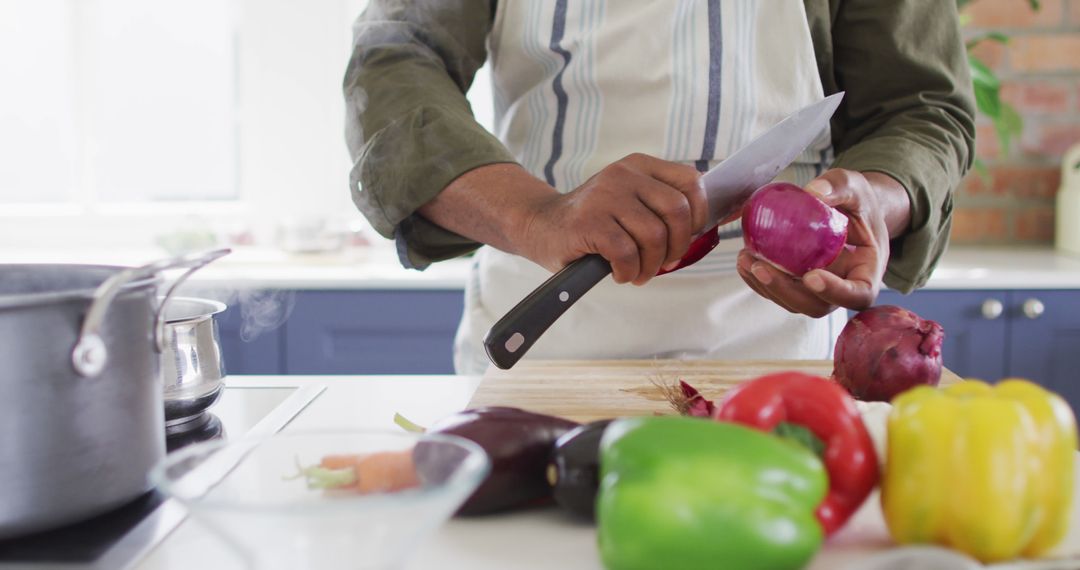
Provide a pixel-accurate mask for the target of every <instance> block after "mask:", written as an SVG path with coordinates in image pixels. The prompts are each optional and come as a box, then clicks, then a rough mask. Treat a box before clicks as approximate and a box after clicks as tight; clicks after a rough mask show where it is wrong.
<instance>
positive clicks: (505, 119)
mask: <svg viewBox="0 0 1080 570" xmlns="http://www.w3.org/2000/svg"><path fill="white" fill-rule="evenodd" d="M489 50H490V54H491V64H492V80H493V84H494V93H495V115H496V117H495V124H496V131H497V132H496V134H497V135H498V136H499V137H500V139H502V141H503V142H504V143H505V144H506V146H507V147H508V148H509V149H510V151H511V152H512V153H514V155H515V157H516V158H517V160H518V161H519V162H520V163H521V164H522V165H523V166H524V167H525V168H526V169H527V170H528V171H529V172H531V173H532V174H533V175H535V176H537V177H538V178H540V179H543V180H546V181H547V182H548V183H549V184H551V185H552V186H554V187H555V188H557V189H558V190H559V191H560V192H568V191H570V190H573V189H574V188H576V187H577V186H579V185H580V184H582V183H583V182H585V181H586V180H587V179H588V178H589V177H590V176H592V175H593V174H595V173H596V172H598V171H599V170H601V169H602V168H604V167H605V166H606V165H608V164H610V163H612V162H614V161H616V160H618V159H620V158H622V157H624V156H626V155H628V154H630V153H633V152H643V153H646V154H650V155H654V156H657V157H660V158H663V159H666V160H672V161H679V162H684V163H687V164H692V165H694V166H696V167H697V168H698V169H699V170H701V171H704V170H706V169H707V168H708V167H710V166H711V165H713V164H715V163H716V162H717V161H719V160H721V159H723V158H724V157H726V156H729V155H730V154H731V153H733V152H735V151H736V150H737V149H739V148H740V147H741V146H743V145H745V144H746V143H747V142H749V141H750V140H752V139H753V138H754V137H755V136H757V135H759V134H760V133H762V132H764V131H765V130H766V129H768V128H769V127H771V126H772V125H774V124H775V123H777V122H778V121H780V120H781V119H783V118H784V117H786V116H787V115H788V114H790V113H791V112H793V111H795V110H797V109H799V108H801V107H804V106H806V105H808V104H810V103H812V102H815V101H818V100H820V99H821V98H822V97H823V96H824V95H823V92H822V87H821V81H820V78H819V77H818V73H817V67H816V65H815V62H814V51H813V44H812V43H811V39H810V31H809V28H808V26H807V22H806V14H805V11H804V8H803V4H802V2H801V0H775V1H770V2H758V1H756V0H652V1H650V0H574V1H573V2H570V1H568V0H554V1H537V0H499V2H498V7H497V10H496V14H495V22H494V28H493V31H492V34H491V37H490V40H489ZM831 160H832V150H831V143H830V141H829V134H828V131H827V129H826V130H825V131H823V132H822V134H821V136H820V137H819V139H818V141H817V142H816V143H815V144H814V145H812V146H811V148H810V149H808V150H807V151H806V152H804V153H803V154H802V155H800V157H799V158H798V159H797V161H796V163H794V164H793V165H792V166H791V167H789V168H788V169H787V170H785V171H784V172H782V173H781V175H780V176H779V177H778V179H783V180H788V181H791V182H795V183H797V184H799V185H804V184H806V182H808V181H809V180H811V179H812V178H814V177H815V176H816V175H817V174H819V173H820V172H821V171H822V170H823V169H824V168H825V167H826V166H827V165H828V164H829V162H831ZM721 235H722V236H723V237H726V239H723V240H721V242H720V245H719V246H717V248H716V249H715V250H714V251H713V252H712V253H711V254H709V255H708V256H707V257H705V258H704V259H702V260H701V261H699V262H698V263H696V264H695V265H693V266H690V267H688V268H685V269H681V270H679V271H676V272H674V273H671V274H669V275H664V276H661V277H658V278H656V279H653V280H651V281H650V282H649V283H648V284H647V285H645V286H642V287H637V286H634V285H629V284H626V285H617V284H615V282H614V281H612V280H611V279H610V278H609V279H605V280H604V281H602V282H600V283H599V284H598V285H597V286H596V287H594V288H593V289H592V290H591V291H590V292H589V293H588V294H586V295H585V296H584V297H582V298H581V299H580V300H578V301H577V303H576V304H575V305H574V306H573V307H571V308H570V309H569V310H568V311H567V312H566V313H565V314H564V315H563V316H562V317H561V318H560V319H559V320H558V321H557V322H556V323H555V325H553V326H552V327H551V328H550V329H548V331H547V332H546V333H545V334H544V335H543V336H542V337H541V338H540V339H539V340H538V341H537V342H536V344H535V345H533V347H532V349H531V350H530V351H529V353H528V354H527V355H526V356H525V358H534V359H537V358H543V359H608V358H723V359H762V358H767V359H791V358H831V357H832V349H833V345H834V342H835V339H836V336H837V335H838V334H839V332H840V329H841V328H842V327H843V323H844V321H845V320H846V319H845V316H844V312H843V311H835V312H834V313H833V314H832V315H831V316H830V317H826V318H822V319H811V318H809V317H806V316H803V315H793V314H791V313H789V312H787V311H786V310H784V309H783V308H781V307H779V306H777V305H775V304H774V303H772V302H771V301H768V300H765V299H763V298H761V297H759V296H758V295H757V294H756V293H754V292H753V291H752V290H751V289H750V288H749V287H748V286H747V285H746V284H745V283H744V282H743V281H742V279H741V278H740V277H739V276H738V273H737V272H736V270H735V260H736V256H737V253H738V251H739V250H740V249H741V248H742V238H741V234H740V231H739V228H738V223H737V222H736V223H735V224H732V225H731V226H728V227H725V228H721ZM548 277H550V273H549V272H548V271H547V270H545V269H543V268H542V267H540V266H538V265H536V264H534V263H532V262H530V261H528V260H526V259H524V258H521V257H518V256H514V255H510V254H507V253H504V252H501V251H499V250H496V249H494V248H491V247H483V248H481V249H480V251H479V252H477V254H476V257H475V263H474V266H473V270H472V274H471V277H470V280H469V282H468V283H467V285H466V290H465V313H464V315H463V318H462V322H461V325H460V327H459V329H458V333H457V337H456V340H455V347H454V365H455V368H456V369H457V372H458V373H460V374H482V373H483V372H484V370H485V369H486V368H487V366H488V365H489V362H488V359H487V357H486V355H485V353H484V349H483V345H482V340H483V338H484V335H486V334H487V331H488V330H489V329H490V328H491V326H492V325H493V324H494V323H495V321H496V320H498V319H499V318H501V317H502V316H503V315H504V314H506V312H507V311H508V310H510V308H512V307H513V306H514V305H515V304H517V303H518V302H519V301H520V300H521V299H522V298H524V297H525V296H526V295H527V294H528V293H529V292H530V291H532V290H533V289H534V288H535V287H536V286H538V285H539V284H540V283H542V282H543V281H544V280H545V279H547V278H548Z"/></svg>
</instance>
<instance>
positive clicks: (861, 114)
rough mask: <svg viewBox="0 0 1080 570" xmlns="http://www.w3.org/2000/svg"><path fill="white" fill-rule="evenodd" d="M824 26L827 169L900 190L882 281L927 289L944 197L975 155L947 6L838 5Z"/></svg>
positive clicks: (944, 230) (949, 201) (963, 68)
mask: <svg viewBox="0 0 1080 570" xmlns="http://www.w3.org/2000/svg"><path fill="white" fill-rule="evenodd" d="M838 5H839V9H838V10H837V11H836V12H835V16H834V22H833V27H832V34H831V36H832V38H831V39H832V49H833V50H834V54H833V58H832V63H833V72H834V74H835V85H836V87H837V88H838V89H841V90H844V91H846V95H845V97H844V103H843V105H842V106H841V108H840V110H839V111H838V120H836V121H834V126H833V131H834V145H835V148H836V150H837V159H836V162H835V164H834V166H836V167H839V168H847V169H850V170H858V171H863V172H869V171H873V172H881V173H884V174H887V175H889V176H891V177H892V178H894V179H896V180H897V181H899V182H900V184H902V185H903V187H904V189H905V190H906V191H907V193H908V197H909V198H910V200H911V225H910V227H909V229H908V231H907V232H906V233H905V234H904V235H903V236H901V237H899V238H897V239H895V240H893V242H892V244H891V246H892V247H891V249H892V251H891V255H890V258H889V263H888V267H887V269H886V273H885V283H886V285H888V286H889V287H891V288H893V289H897V290H899V291H902V292H905V293H906V292H910V291H911V290H913V289H915V288H917V287H920V286H922V285H923V284H925V283H926V280H927V279H928V278H929V276H930V274H931V272H932V271H933V269H934V267H935V266H936V265H937V262H938V260H939V259H940V257H941V254H942V253H943V252H944V250H945V247H946V245H947V243H948V237H949V230H950V227H951V221H952V208H953V192H954V191H955V189H956V188H957V186H958V185H959V183H960V180H961V178H962V177H963V176H964V174H965V173H966V172H967V170H968V169H969V168H970V167H971V164H972V161H973V159H974V156H973V155H974V137H975V127H974V122H975V121H974V113H975V105H974V98H973V95H972V91H971V78H970V71H969V69H968V63H967V56H966V51H965V48H964V44H963V40H962V38H961V35H960V30H959V22H958V16H957V12H956V6H955V3H954V2H933V1H929V0H922V1H915V0H910V1H895V2H893V1H888V2H882V1H880V0H856V1H852V0H846V1H844V2H839V3H838Z"/></svg>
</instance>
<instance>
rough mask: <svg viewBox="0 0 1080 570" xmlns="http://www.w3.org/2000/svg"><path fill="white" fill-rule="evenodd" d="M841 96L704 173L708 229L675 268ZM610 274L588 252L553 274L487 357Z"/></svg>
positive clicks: (520, 344) (696, 255)
mask: <svg viewBox="0 0 1080 570" xmlns="http://www.w3.org/2000/svg"><path fill="white" fill-rule="evenodd" d="M843 96H844V94H843V92H840V93H835V94H833V95H830V96H828V97H826V98H825V99H822V100H821V101H818V102H816V103H813V104H811V105H809V106H807V107H804V108H802V109H800V110H799V111H796V112H795V113H793V114H791V115H789V116H788V117H786V118H785V119H784V120H782V121H780V122H779V123H777V124H776V125H774V126H773V127H772V128H771V129H769V130H768V131H766V132H765V133H763V134H761V136H759V137H757V138H756V139H754V140H752V141H750V143H749V144H747V145H746V146H744V147H742V148H741V149H739V150H738V151H737V152H735V154H733V155H731V156H730V157H728V158H727V159H725V160H724V161H722V162H721V163H720V164H718V165H716V166H715V167H713V169H712V170H709V171H708V172H706V173H705V174H703V175H702V177H701V183H702V185H703V186H704V187H705V194H706V199H707V203H708V208H709V212H708V218H707V219H708V220H709V221H708V223H706V227H709V230H707V231H706V232H704V233H703V234H701V235H700V236H698V237H697V238H696V239H695V241H694V242H693V243H691V244H690V249H689V250H688V251H687V253H686V255H685V256H683V258H682V260H681V261H680V262H679V265H678V267H676V268H675V269H673V270H672V271H674V270H677V269H680V268H682V267H686V266H688V265H691V264H693V263H694V262H696V261H698V260H699V259H701V258H702V257H704V256H705V255H706V254H707V253H709V251H711V250H712V249H713V248H714V247H716V244H717V242H718V241H719V239H718V236H717V227H718V224H719V222H720V220H723V219H725V218H727V217H728V216H730V215H731V214H733V213H735V212H736V211H738V209H739V208H741V207H742V204H743V202H745V201H746V199H747V198H749V197H750V194H752V193H753V192H754V190H756V189H758V188H759V187H761V186H763V185H764V184H766V183H768V182H769V181H771V180H772V179H773V178H775V177H776V175H777V174H779V173H780V171H781V170H783V169H785V168H787V166H788V165H789V164H791V162H792V161H793V160H795V157H796V156H798V155H799V153H801V152H802V151H803V150H805V149H806V147H807V146H809V145H810V143H812V142H814V140H815V139H817V137H818V135H819V134H820V133H821V131H822V130H823V129H825V128H826V127H827V126H828V124H829V119H830V118H832V115H833V113H834V112H835V111H836V108H837V107H838V106H839V105H840V100H841V99H842V98H843ZM610 274H611V264H609V263H608V261H607V260H606V259H604V258H603V257H601V256H599V255H597V254H589V255H586V256H585V257H582V258H581V259H578V260H576V261H573V262H572V263H570V264H569V265H567V266H566V267H564V268H563V269H562V270H561V271H559V272H558V273H556V274H555V275H552V276H551V278H550V279H548V280H547V281H545V282H544V283H543V284H541V285H540V286H539V287H537V288H536V290H534V291H533V292H532V293H530V294H529V295H528V296H527V297H525V298H524V299H522V300H521V302H519V303H518V304H517V305H516V306H515V307H514V308H513V309H511V310H510V311H509V312H508V313H506V315H504V316H503V318H501V319H499V321H498V322H497V323H495V325H494V326H492V327H491V330H490V331H488V334H487V336H486V337H485V338H484V349H485V350H486V351H487V355H488V358H490V359H491V361H492V362H493V363H494V364H495V366H498V367H499V368H502V369H507V368H510V367H512V366H513V365H514V364H517V361H518V360H520V359H521V357H522V356H524V355H525V353H526V352H528V350H529V348H531V347H532V345H533V343H535V342H536V341H537V339H539V338H540V335H542V334H544V331H546V330H547V329H548V328H549V327H551V325H552V324H554V323H555V321H556V320H558V319H559V317H560V316H562V314H563V313H565V312H566V310H567V309H569V308H570V307H571V306H572V305H573V304H574V302H576V301H577V300H578V299H580V298H581V297H582V296H583V295H584V294H585V293H587V292H588V291H589V289H592V288H593V286H594V285H596V284H597V283H599V282H600V280H601V279H603V278H604V277H607V276H608V275H610Z"/></svg>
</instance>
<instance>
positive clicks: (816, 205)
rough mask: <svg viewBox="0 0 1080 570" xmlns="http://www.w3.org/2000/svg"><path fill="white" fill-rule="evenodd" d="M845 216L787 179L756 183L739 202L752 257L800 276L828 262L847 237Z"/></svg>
mask: <svg viewBox="0 0 1080 570" xmlns="http://www.w3.org/2000/svg"><path fill="white" fill-rule="evenodd" d="M847 223H848V219H847V216H845V215H844V214H842V213H841V212H840V211H839V210H837V209H835V208H833V207H831V206H829V205H827V204H826V203H824V202H822V201H821V200H819V199H818V197H817V196H814V195H813V194H811V193H809V192H807V191H805V190H803V189H802V188H799V187H798V186H796V185H794V184H789V183H787V182H773V183H771V184H766V185H764V186H762V187H761V188H758V189H757V190H756V191H755V192H754V194H753V195H752V196H750V199H749V200H748V201H747V202H746V205H744V206H743V212H742V228H743V241H744V242H745V243H746V247H748V248H749V249H750V250H751V251H753V252H754V253H756V254H757V256H758V257H760V258H762V259H764V260H765V261H768V262H769V263H772V264H773V265H775V266H776V267H778V268H780V269H781V270H783V271H785V272H787V273H790V274H792V275H796V276H802V275H803V274H804V273H806V272H807V271H810V270H811V269H818V268H821V267H825V266H826V265H828V264H830V263H832V262H833V260H835V259H836V256H838V255H840V250H842V249H843V248H844V242H845V241H846V240H847Z"/></svg>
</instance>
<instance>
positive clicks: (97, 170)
mask: <svg viewBox="0 0 1080 570" xmlns="http://www.w3.org/2000/svg"><path fill="white" fill-rule="evenodd" d="M364 4H366V0H312V1H305V2H297V1H296V0H182V1H180V0H175V1H172V2H162V1H158V0H153V1H147V0H0V77H2V78H3V80H2V82H3V89H0V157H2V158H0V246H5V247H12V246H19V247H23V246H26V245H29V244H37V245H45V246H54V247H76V246H98V247H100V246H114V245H133V246H149V245H151V244H153V243H154V242H155V240H158V239H159V238H160V237H161V236H162V235H163V234H168V233H170V232H172V233H176V232H185V231H192V230H193V229H201V230H207V231H215V232H232V231H235V230H236V229H237V228H247V229H249V230H250V231H251V232H252V233H254V234H255V236H256V239H257V241H258V242H260V243H270V242H272V241H273V236H274V234H275V231H276V230H277V228H278V227H280V226H282V225H288V224H295V223H297V222H301V221H310V220H312V219H327V220H328V219H331V218H338V219H340V218H342V217H348V218H351V219H357V218H359V214H358V213H357V212H356V210H355V208H354V207H353V206H352V204H351V202H350V199H349V191H348V172H349V167H350V161H349V157H348V154H347V151H346V149H345V143H344V118H343V117H344V103H343V99H342V96H341V80H342V77H343V74H344V71H345V65H346V62H347V60H348V57H349V51H350V46H351V43H352V42H351V24H352V21H353V20H354V19H355V17H356V16H357V15H358V14H359V13H360V11H361V10H362V9H363V6H364ZM475 85H476V87H475V88H474V89H473V90H472V92H470V94H469V95H470V99H471V100H472V102H473V106H474V109H475V110H476V113H477V116H478V119H479V120H481V122H482V123H483V124H485V125H486V126H489V128H490V125H491V122H492V120H491V115H492V110H491V109H492V104H491V96H490V82H489V80H488V79H487V76H486V70H484V71H483V72H482V75H481V76H480V77H478V78H477V81H476V83H475Z"/></svg>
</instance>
